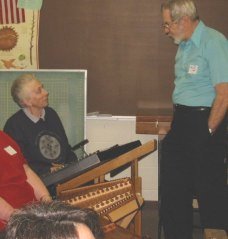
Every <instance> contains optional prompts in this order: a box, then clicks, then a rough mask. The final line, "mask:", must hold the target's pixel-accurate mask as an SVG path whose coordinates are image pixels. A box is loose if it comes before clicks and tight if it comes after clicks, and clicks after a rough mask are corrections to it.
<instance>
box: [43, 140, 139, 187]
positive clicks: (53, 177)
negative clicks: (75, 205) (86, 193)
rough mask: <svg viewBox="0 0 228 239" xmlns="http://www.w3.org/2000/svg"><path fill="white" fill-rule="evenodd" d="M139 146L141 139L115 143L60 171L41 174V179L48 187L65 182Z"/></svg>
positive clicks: (65, 166)
mask: <svg viewBox="0 0 228 239" xmlns="http://www.w3.org/2000/svg"><path fill="white" fill-rule="evenodd" d="M139 146H141V142H140V141H139V140H136V141H133V142H129V143H126V144H123V145H114V146H112V147H110V148H108V149H106V150H103V151H97V152H95V153H93V154H91V155H88V156H85V157H84V158H83V159H81V160H79V161H75V162H72V163H69V164H66V165H64V167H63V168H61V169H59V170H58V171H55V172H53V173H48V174H45V175H41V179H42V181H43V182H44V184H45V185H46V186H47V187H48V186H50V185H53V184H54V185H56V184H60V183H64V182H66V181H68V180H70V179H72V178H74V177H77V176H79V175H80V174H81V173H84V172H85V171H87V170H89V169H91V168H93V167H98V166H99V165H101V164H102V163H104V162H106V161H108V160H111V159H114V158H116V157H118V156H120V155H121V154H124V153H126V152H129V151H131V150H132V149H134V148H137V147H139Z"/></svg>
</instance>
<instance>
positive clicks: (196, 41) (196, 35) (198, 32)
mask: <svg viewBox="0 0 228 239" xmlns="http://www.w3.org/2000/svg"><path fill="white" fill-rule="evenodd" d="M204 28H205V24H204V23H203V22H202V21H199V23H198V25H197V26H196V28H195V30H194V32H193V34H192V36H191V38H190V39H189V40H188V41H186V42H185V41H183V42H181V45H182V46H186V45H188V44H189V43H190V42H192V43H194V44H195V45H196V46H197V47H199V46H200V41H201V35H202V32H203V29H204Z"/></svg>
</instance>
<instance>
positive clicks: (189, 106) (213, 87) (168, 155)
mask: <svg viewBox="0 0 228 239" xmlns="http://www.w3.org/2000/svg"><path fill="white" fill-rule="evenodd" d="M161 11H162V18H163V30H164V33H165V34H166V35H167V36H169V37H170V38H172V39H173V41H174V43H175V44H178V45H179V47H178V51H177V54H176V59H175V60H176V62H175V82H174V83H175V89H174V92H173V103H174V117H173V122H172V126H171V130H170V132H169V133H168V134H167V136H166V138H165V139H164V141H163V143H162V162H161V219H162V222H163V225H164V232H165V238H166V239H191V238H192V221H193V210H192V199H193V195H196V196H197V199H198V203H199V210H200V215H201V223H202V226H203V227H204V228H205V227H207V228H220V229H228V190H227V185H226V167H225V160H226V150H227V142H226V127H227V109H228V41H227V39H226V38H225V36H224V35H222V34H221V33H219V32H218V31H216V30H214V29H211V28H209V27H207V26H206V25H205V24H204V23H203V22H202V21H201V20H200V19H199V16H198V13H197V9H196V6H195V3H194V1H193V0H168V1H166V2H164V3H163V4H162V7H161Z"/></svg>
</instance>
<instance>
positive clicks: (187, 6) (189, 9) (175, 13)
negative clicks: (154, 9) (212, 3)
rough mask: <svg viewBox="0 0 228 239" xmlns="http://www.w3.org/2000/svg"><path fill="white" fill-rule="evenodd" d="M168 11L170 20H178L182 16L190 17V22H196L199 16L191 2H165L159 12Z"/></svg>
mask: <svg viewBox="0 0 228 239" xmlns="http://www.w3.org/2000/svg"><path fill="white" fill-rule="evenodd" d="M165 9H168V10H170V14H171V19H172V20H173V21H175V20H179V19H181V18H182V17H184V16H188V17H190V19H191V20H192V21H195V20H198V19H199V15H198V11H197V8H196V5H195V2H194V1H193V0H167V1H166V2H164V3H163V4H162V6H161V10H162V11H163V10H165Z"/></svg>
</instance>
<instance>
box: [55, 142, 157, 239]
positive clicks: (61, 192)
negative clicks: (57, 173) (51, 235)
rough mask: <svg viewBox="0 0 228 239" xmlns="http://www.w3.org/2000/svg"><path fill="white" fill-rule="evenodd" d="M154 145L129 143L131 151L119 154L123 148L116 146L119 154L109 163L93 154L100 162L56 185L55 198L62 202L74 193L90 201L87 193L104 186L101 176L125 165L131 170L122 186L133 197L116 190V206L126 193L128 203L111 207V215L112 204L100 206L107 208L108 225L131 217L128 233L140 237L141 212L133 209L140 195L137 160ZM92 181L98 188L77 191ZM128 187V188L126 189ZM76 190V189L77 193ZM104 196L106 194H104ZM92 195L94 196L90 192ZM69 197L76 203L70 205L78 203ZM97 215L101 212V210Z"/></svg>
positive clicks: (107, 159)
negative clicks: (94, 181)
mask: <svg viewBox="0 0 228 239" xmlns="http://www.w3.org/2000/svg"><path fill="white" fill-rule="evenodd" d="M156 142H157V141H156V140H151V141H149V142H147V143H145V144H143V145H141V143H140V141H139V142H137V143H135V142H134V143H133V144H131V143H132V142H131V143H128V144H127V145H128V146H132V145H133V148H131V147H129V148H128V147H127V148H128V149H126V148H125V149H126V150H123V149H124V147H121V146H123V145H121V146H119V147H120V148H119V149H121V150H119V152H118V153H116V155H115V156H113V157H114V158H112V159H110V156H107V157H104V158H103V161H102V157H101V156H102V154H99V152H97V155H98V157H99V156H100V158H99V159H100V161H101V162H100V163H98V164H96V165H94V166H93V167H91V168H90V169H88V170H86V171H82V172H80V173H78V174H77V176H76V177H74V178H72V179H70V180H69V181H67V182H65V183H62V184H59V185H57V188H56V189H57V195H58V197H59V198H64V196H65V195H66V193H69V192H70V191H71V190H72V192H75V191H77V193H79V194H80V193H81V194H82V195H80V196H81V197H83V196H84V198H89V197H91V195H90V194H89V191H90V190H92V191H93V190H95V188H96V187H99V184H101V185H106V184H105V183H106V182H104V181H103V180H104V175H105V174H107V173H110V172H112V171H113V170H116V169H119V168H121V167H123V166H125V165H129V166H130V168H131V181H130V182H131V183H127V185H128V186H126V188H128V189H130V188H132V190H133V191H132V192H133V194H132V193H131V189H130V190H129V191H128V190H127V189H126V188H125V187H123V188H124V192H123V193H121V192H118V190H116V192H115V193H117V200H116V202H117V201H118V200H119V198H121V197H123V198H124V195H125V193H127V192H128V193H127V194H126V198H128V196H129V198H130V200H129V201H128V200H124V202H126V204H124V203H123V205H122V206H121V207H119V208H118V207H117V206H116V205H115V203H114V204H113V207H114V208H115V209H116V210H114V211H113V212H111V210H110V207H112V206H111V205H112V203H110V201H109V200H107V203H104V202H103V203H104V204H106V206H108V210H107V211H108V212H109V213H108V214H107V218H109V220H110V221H111V220H113V221H115V220H117V219H118V220H119V218H122V216H121V213H123V214H124V215H128V216H126V217H128V218H131V216H132V215H133V214H134V215H133V216H134V217H133V222H134V223H131V228H132V232H133V233H134V234H136V235H141V211H140V210H137V209H136V207H137V208H138V207H139V204H141V203H140V200H139V199H138V197H137V196H138V195H141V193H142V188H141V187H142V185H141V178H140V177H139V175H138V159H140V158H142V157H143V156H145V155H147V154H149V153H151V152H153V151H154V150H156V147H157V144H156ZM117 148H118V146H114V147H112V149H115V150H114V151H115V152H117V151H116V149H117ZM109 150H110V151H111V148H110V149H108V150H107V151H109ZM107 151H106V152H107ZM110 151H109V152H110ZM104 155H105V154H103V156H104ZM95 179H97V182H98V184H95V185H94V188H93V187H90V186H88V188H87V189H88V190H87V189H86V188H80V187H82V186H83V185H85V184H86V183H88V182H90V181H91V180H95ZM103 183H104V184H103ZM129 185H131V186H129ZM83 187H84V186H83ZM105 187H107V188H109V186H107V185H106V186H105ZM78 188H80V189H78ZM118 188H120V190H122V189H123V188H122V189H121V187H118ZM83 189H85V192H84V193H83V192H82V191H83ZM110 189H111V188H110ZM126 190H127V192H126ZM80 191H81V192H80ZM105 192H106V193H108V192H107V191H106V190H105ZM105 192H104V195H105ZM93 193H95V192H93ZM95 194H96V193H95ZM97 194H98V193H97ZM108 194H109V193H108ZM123 194H124V195H123ZM109 195H112V194H109ZM127 195H128V196H127ZM135 195H136V197H137V198H135ZM71 196H72V200H73V199H74V198H75V197H76V199H74V200H73V201H78V200H79V196H78V194H77V195H73V194H71ZM71 196H70V195H69V197H71ZM77 197H78V198H77ZM63 200H70V198H68V199H67V198H65V199H63ZM80 200H81V201H80ZM80 200H79V201H80V203H82V202H83V201H82V199H80ZM112 200H114V201H115V199H113V198H112ZM73 201H72V202H73ZM114 201H113V202H114ZM109 203H110V204H109ZM124 205H128V206H129V205H131V207H130V208H131V210H133V212H132V213H131V211H128V210H129V207H128V206H126V207H125V206H124ZM87 206H88V205H87ZM102 207H103V205H101V204H98V208H99V209H102ZM103 209H104V208H103ZM104 211H105V210H104ZM101 212H102V210H101ZM117 212H118V213H117ZM119 212H121V213H120V214H119ZM102 213H103V212H102ZM129 213H130V214H129ZM103 215H104V214H103ZM118 215H119V216H118ZM126 217H124V218H123V219H120V220H119V221H117V223H118V222H120V221H121V225H123V224H124V225H125V224H126V221H124V219H125V218H126ZM115 223H116V222H115ZM117 228H118V227H117ZM117 231H118V230H117ZM117 231H116V230H115V232H116V233H117V235H119V234H118V233H119V232H117ZM123 233H125V231H123ZM121 234H122V232H121ZM110 236H111V235H110ZM107 238H112V237H107ZM113 238H114V237H113ZM115 238H123V237H115ZM124 238H128V237H127V236H126V237H124ZM129 238H133V237H129ZM134 238H138V237H134Z"/></svg>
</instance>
